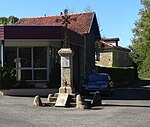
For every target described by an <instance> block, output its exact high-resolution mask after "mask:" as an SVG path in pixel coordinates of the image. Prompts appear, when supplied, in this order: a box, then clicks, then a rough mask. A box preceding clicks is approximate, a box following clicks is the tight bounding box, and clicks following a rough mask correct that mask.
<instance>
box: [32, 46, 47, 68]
mask: <svg viewBox="0 0 150 127" xmlns="http://www.w3.org/2000/svg"><path fill="white" fill-rule="evenodd" d="M33 58H34V60H33V63H34V68H43V67H47V49H46V48H44V47H42V48H41V47H38V48H33Z"/></svg>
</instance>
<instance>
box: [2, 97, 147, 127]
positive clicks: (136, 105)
mask: <svg viewBox="0 0 150 127" xmlns="http://www.w3.org/2000/svg"><path fill="white" fill-rule="evenodd" d="M32 102H33V98H32V97H10V96H0V127H149V126H150V101H149V100H103V106H100V107H95V108H93V109H90V110H88V109H86V110H77V109H75V108H56V107H38V106H33V105H32Z"/></svg>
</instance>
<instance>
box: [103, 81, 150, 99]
mask: <svg viewBox="0 0 150 127" xmlns="http://www.w3.org/2000/svg"><path fill="white" fill-rule="evenodd" d="M103 100H150V80H138V81H135V82H133V83H132V84H128V85H127V87H121V88H116V89H114V92H113V94H112V95H111V96H110V97H104V98H103Z"/></svg>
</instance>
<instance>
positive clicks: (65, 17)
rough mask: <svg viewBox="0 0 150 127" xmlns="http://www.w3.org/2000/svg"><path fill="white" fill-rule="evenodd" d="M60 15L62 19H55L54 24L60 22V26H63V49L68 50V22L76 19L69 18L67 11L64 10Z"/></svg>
mask: <svg viewBox="0 0 150 127" xmlns="http://www.w3.org/2000/svg"><path fill="white" fill-rule="evenodd" d="M60 15H61V16H62V19H61V20H60V19H57V20H56V22H62V25H64V27H65V31H64V43H63V48H69V47H70V45H69V40H68V24H70V21H76V20H77V19H76V18H71V16H70V15H68V10H67V9H65V10H64V14H63V12H61V13H60Z"/></svg>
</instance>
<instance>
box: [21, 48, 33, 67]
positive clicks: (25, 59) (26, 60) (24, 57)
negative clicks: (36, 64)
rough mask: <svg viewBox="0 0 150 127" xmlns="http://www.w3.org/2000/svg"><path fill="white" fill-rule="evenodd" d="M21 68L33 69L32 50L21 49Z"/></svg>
mask: <svg viewBox="0 0 150 127" xmlns="http://www.w3.org/2000/svg"><path fill="white" fill-rule="evenodd" d="M19 58H20V60H21V67H31V48H19Z"/></svg>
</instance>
